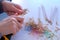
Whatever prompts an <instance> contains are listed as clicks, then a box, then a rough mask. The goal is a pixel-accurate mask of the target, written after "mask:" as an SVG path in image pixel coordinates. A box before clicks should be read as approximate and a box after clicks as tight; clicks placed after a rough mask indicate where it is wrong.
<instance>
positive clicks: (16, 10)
mask: <svg viewBox="0 0 60 40" xmlns="http://www.w3.org/2000/svg"><path fill="white" fill-rule="evenodd" d="M12 12H15V13H19V14H20V15H21V14H22V12H23V11H22V10H20V9H18V8H16V7H14V6H13V9H12Z"/></svg>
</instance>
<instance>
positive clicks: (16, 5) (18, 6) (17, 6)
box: [13, 4, 22, 10]
mask: <svg viewBox="0 0 60 40" xmlns="http://www.w3.org/2000/svg"><path fill="white" fill-rule="evenodd" d="M13 5H14V6H15V7H16V8H18V9H20V10H22V7H21V6H20V5H18V4H13Z"/></svg>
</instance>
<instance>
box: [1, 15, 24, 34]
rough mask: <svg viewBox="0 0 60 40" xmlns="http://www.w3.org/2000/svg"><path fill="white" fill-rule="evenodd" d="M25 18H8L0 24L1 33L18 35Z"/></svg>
mask: <svg viewBox="0 0 60 40" xmlns="http://www.w3.org/2000/svg"><path fill="white" fill-rule="evenodd" d="M23 20H24V19H23V18H20V17H16V16H14V17H8V18H6V19H4V20H3V21H2V22H0V33H1V34H2V35H7V34H10V33H13V34H16V33H17V32H18V31H19V30H20V29H21V27H22V24H23Z"/></svg>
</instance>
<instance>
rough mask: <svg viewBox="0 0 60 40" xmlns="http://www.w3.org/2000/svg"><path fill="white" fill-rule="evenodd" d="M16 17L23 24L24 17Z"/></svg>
mask: <svg viewBox="0 0 60 40" xmlns="http://www.w3.org/2000/svg"><path fill="white" fill-rule="evenodd" d="M15 18H16V20H17V21H18V22H19V23H21V24H23V21H24V18H20V17H15Z"/></svg>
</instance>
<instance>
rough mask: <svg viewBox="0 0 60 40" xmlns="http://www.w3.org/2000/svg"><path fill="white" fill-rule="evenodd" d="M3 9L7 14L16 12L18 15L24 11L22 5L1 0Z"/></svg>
mask: <svg viewBox="0 0 60 40" xmlns="http://www.w3.org/2000/svg"><path fill="white" fill-rule="evenodd" d="M2 5H3V9H4V11H5V12H6V13H7V14H8V15H14V14H15V13H18V15H21V14H23V13H24V10H23V9H22V7H21V6H20V5H18V4H14V3H12V2H8V1H3V2H2Z"/></svg>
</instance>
